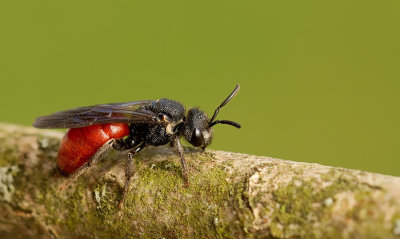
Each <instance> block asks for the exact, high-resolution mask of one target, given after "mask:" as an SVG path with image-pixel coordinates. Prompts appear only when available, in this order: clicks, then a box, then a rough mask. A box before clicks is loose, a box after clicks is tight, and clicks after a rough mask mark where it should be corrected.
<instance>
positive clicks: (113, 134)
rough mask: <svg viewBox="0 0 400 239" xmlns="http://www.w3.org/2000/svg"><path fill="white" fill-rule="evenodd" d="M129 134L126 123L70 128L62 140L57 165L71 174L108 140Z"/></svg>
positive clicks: (64, 172) (65, 172)
mask: <svg viewBox="0 0 400 239" xmlns="http://www.w3.org/2000/svg"><path fill="white" fill-rule="evenodd" d="M128 134H129V126H128V125H127V124H124V123H111V124H99V125H91V126H86V127H83V128H74V129H70V130H68V132H67V133H66V134H65V135H64V138H63V139H62V141H61V145H60V149H59V150H58V159H57V166H58V168H59V169H60V171H61V172H62V173H63V174H66V175H68V174H71V173H73V172H75V171H76V170H77V169H78V168H79V167H80V166H82V165H83V164H84V163H86V162H88V161H89V160H90V158H91V157H92V156H93V155H94V154H95V153H96V152H97V150H99V149H100V147H101V146H103V145H104V144H105V143H106V142H107V141H108V140H110V139H118V138H122V137H124V136H126V135H128Z"/></svg>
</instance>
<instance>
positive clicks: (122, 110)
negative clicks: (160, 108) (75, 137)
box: [33, 100, 157, 129]
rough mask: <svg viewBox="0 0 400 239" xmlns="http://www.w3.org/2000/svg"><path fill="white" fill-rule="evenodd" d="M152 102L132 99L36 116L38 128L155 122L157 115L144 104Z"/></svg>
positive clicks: (35, 124) (34, 124)
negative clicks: (145, 107)
mask: <svg viewBox="0 0 400 239" xmlns="http://www.w3.org/2000/svg"><path fill="white" fill-rule="evenodd" d="M150 102H152V101H151V100H145V101H132V102H127V103H113V104H103V105H93V106H86V107H79V108H75V109H71V110H66V111H60V112H57V113H54V114H51V115H46V116H41V117H38V118H36V120H35V122H34V123H33V126H34V127H36V128H42V129H49V128H80V127H85V126H89V125H94V124H104V123H139V122H142V123H152V122H153V123H155V122H156V120H157V115H156V114H155V113H154V112H152V111H149V110H146V109H144V108H143V107H141V106H143V105H145V104H148V103H150Z"/></svg>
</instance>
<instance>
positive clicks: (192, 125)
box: [182, 85, 241, 149]
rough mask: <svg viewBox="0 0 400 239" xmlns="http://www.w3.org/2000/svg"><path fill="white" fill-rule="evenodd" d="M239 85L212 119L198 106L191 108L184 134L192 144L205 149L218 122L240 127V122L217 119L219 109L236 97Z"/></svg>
mask: <svg viewBox="0 0 400 239" xmlns="http://www.w3.org/2000/svg"><path fill="white" fill-rule="evenodd" d="M239 89H240V87H239V85H237V86H236V87H235V89H234V90H233V91H232V93H231V94H230V95H229V96H228V98H226V99H225V100H224V101H223V102H222V103H221V105H220V106H218V107H217V109H216V110H215V112H214V115H213V117H212V118H211V119H209V118H208V117H207V115H206V114H205V113H204V112H203V111H201V110H199V109H198V108H191V109H189V111H188V113H187V116H186V122H185V124H184V126H183V131H182V132H183V135H184V137H185V139H186V141H188V142H189V143H190V144H192V145H193V146H195V147H201V148H203V149H205V147H207V146H208V145H209V144H211V140H212V136H213V130H212V127H213V126H214V125H216V124H228V125H232V126H234V127H236V128H240V127H241V126H240V124H238V123H236V122H234V121H230V120H215V118H216V117H217V115H218V112H219V110H220V109H221V108H222V107H223V106H225V105H226V104H228V103H229V101H231V100H232V99H233V97H235V95H236V94H237V93H238V92H239Z"/></svg>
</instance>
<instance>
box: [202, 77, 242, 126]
mask: <svg viewBox="0 0 400 239" xmlns="http://www.w3.org/2000/svg"><path fill="white" fill-rule="evenodd" d="M239 90H240V85H239V84H237V85H236V87H235V89H234V90H233V91H232V93H231V94H230V95H229V96H228V97H227V98H226V99H225V100H224V101H222V103H221V104H220V105H219V106H218V107H217V109H215V112H214V115H213V116H212V117H211V119H210V121H209V122H210V123H209V125H210V127H211V126H213V125H215V124H218V123H214V122H217V121H214V120H215V118H216V117H217V115H218V112H219V110H220V109H221V108H222V107H224V106H225V105H226V104H228V103H229V101H231V100H232V99H233V97H235V95H236V94H237V93H238V92H239ZM222 122H225V123H222ZM226 122H231V123H226ZM219 123H221V124H230V125H233V126H235V124H236V125H239V124H238V123H235V122H233V121H229V120H220V121H219ZM232 123H235V124H232ZM235 127H237V126H235ZM238 128H240V125H239V127H238Z"/></svg>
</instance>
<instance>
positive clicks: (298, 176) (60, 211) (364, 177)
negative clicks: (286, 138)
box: [0, 124, 400, 238]
mask: <svg viewBox="0 0 400 239" xmlns="http://www.w3.org/2000/svg"><path fill="white" fill-rule="evenodd" d="M61 137H62V133H59V132H55V131H46V130H44V131H39V130H35V129H32V128H29V127H20V126H15V125H9V124H0V143H1V146H0V222H1V223H0V234H1V235H2V238H17V236H16V235H18V236H20V237H21V238H26V237H28V238H29V237H32V238H110V237H113V238H138V237H141V238H192V237H196V238H396V237H399V234H400V223H399V222H400V202H399V200H398V198H400V179H399V178H397V177H391V176H384V175H379V174H373V173H366V172H362V171H357V170H348V169H341V168H332V167H327V166H321V165H317V164H307V163H298V162H291V161H284V160H278V159H273V158H268V157H260V156H253V155H246V154H238V153H229V152H222V151H208V150H207V151H206V152H204V153H202V152H200V151H197V150H195V149H193V148H186V152H185V153H186V157H187V161H188V167H189V180H190V186H189V187H183V185H184V184H183V180H182V177H181V166H180V164H179V161H178V158H177V157H176V156H175V154H174V152H173V151H172V150H171V149H170V148H168V147H158V148H155V147H152V148H148V149H145V150H144V151H143V152H142V153H140V154H139V155H138V156H137V157H136V161H135V166H136V167H135V168H136V173H135V176H134V177H133V179H132V183H131V191H130V192H129V194H128V196H127V198H126V202H125V207H124V209H123V210H119V209H118V202H119V199H120V195H121V192H122V187H123V182H124V166H125V160H124V159H125V155H124V154H121V153H117V152H113V153H111V154H110V155H109V156H108V157H107V158H106V159H105V160H103V161H102V162H100V163H99V164H97V165H95V166H93V167H91V168H90V169H89V170H88V171H87V172H86V173H85V174H84V175H82V176H81V177H80V178H79V179H78V180H77V181H76V182H75V183H73V184H72V185H71V186H70V187H69V188H67V189H65V190H64V191H61V192H60V191H58V188H59V186H60V185H61V184H62V183H63V182H64V180H65V178H64V177H62V176H60V175H58V174H57V171H56V170H55V159H56V155H57V149H58V145H59V141H60V138H61Z"/></svg>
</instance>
